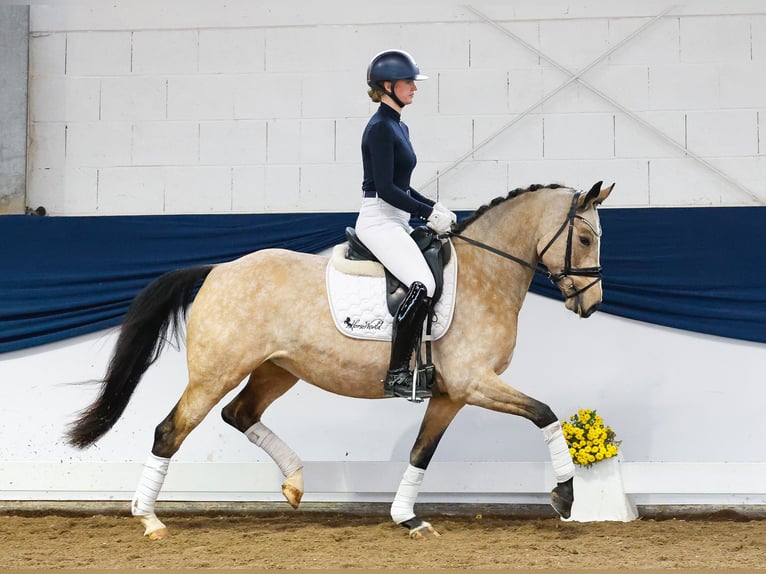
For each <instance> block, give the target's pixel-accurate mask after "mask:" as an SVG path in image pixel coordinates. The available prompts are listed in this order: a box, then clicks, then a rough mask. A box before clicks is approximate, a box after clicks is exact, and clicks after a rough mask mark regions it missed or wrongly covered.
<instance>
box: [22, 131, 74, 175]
mask: <svg viewBox="0 0 766 574" xmlns="http://www.w3.org/2000/svg"><path fill="white" fill-rule="evenodd" d="M27 137H28V142H27V146H28V147H27V150H28V151H27V153H29V154H34V156H35V157H36V158H37V161H36V162H35V168H36V169H38V170H39V169H47V168H51V167H63V166H64V162H65V159H66V158H65V154H66V124H65V123H63V122H50V123H46V122H37V123H34V124H32V125H30V126H29V131H28V133H27Z"/></svg>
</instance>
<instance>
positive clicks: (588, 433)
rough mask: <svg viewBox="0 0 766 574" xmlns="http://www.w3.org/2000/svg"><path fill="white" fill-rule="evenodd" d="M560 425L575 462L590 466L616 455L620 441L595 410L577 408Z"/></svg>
mask: <svg viewBox="0 0 766 574" xmlns="http://www.w3.org/2000/svg"><path fill="white" fill-rule="evenodd" d="M561 426H562V429H563V432H564V438H565V439H566V441H567V445H568V446H569V454H570V455H571V456H572V460H573V461H574V463H575V464H579V465H582V466H591V465H592V464H594V463H595V462H597V461H600V460H603V459H605V458H612V457H614V456H616V455H617V452H618V447H619V444H620V441H618V440H616V435H615V433H614V430H612V428H611V427H608V426H606V425H605V424H604V419H603V418H602V417H601V415H599V414H597V413H596V411H595V410H592V409H579V410H578V411H577V412H576V413H575V414H573V415H572V416H570V417H569V421H562V423H561Z"/></svg>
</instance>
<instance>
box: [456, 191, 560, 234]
mask: <svg viewBox="0 0 766 574" xmlns="http://www.w3.org/2000/svg"><path fill="white" fill-rule="evenodd" d="M562 187H566V186H564V185H560V184H558V183H551V184H548V185H540V184H539V183H535V184H533V185H530V186H529V187H526V188H521V187H517V188H516V189H514V190H512V191H509V192H508V195H506V196H505V197H502V196H501V197H496V198H495V199H493V200H492V201H490V202H489V203H488V204H485V205H482V206H481V207H479V208H478V209H477V210H476V211H474V212H473V213H472V214H471V215H469V216H468V217H466V218H465V219H464V220H463V221H461V222H460V223H457V224H455V225H454V226H453V227H452V231H453V232H454V233H461V232H462V231H464V230H465V228H466V227H468V226H469V225H470V224H471V223H473V222H474V221H476V220H477V219H479V218H480V217H481V216H482V215H484V214H485V213H486V212H487V211H489V210H490V209H492V208H493V207H495V206H496V205H500V204H501V203H504V202H506V201H508V200H509V199H513V198H514V197H518V196H519V195H521V194H522V193H527V192H530V191H537V190H538V189H559V188H562Z"/></svg>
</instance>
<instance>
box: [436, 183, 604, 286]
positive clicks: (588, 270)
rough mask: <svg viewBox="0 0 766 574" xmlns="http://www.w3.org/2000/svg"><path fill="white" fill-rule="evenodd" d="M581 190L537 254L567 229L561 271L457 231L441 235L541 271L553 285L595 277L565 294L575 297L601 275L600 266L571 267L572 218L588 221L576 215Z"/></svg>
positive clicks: (540, 257)
mask: <svg viewBox="0 0 766 574" xmlns="http://www.w3.org/2000/svg"><path fill="white" fill-rule="evenodd" d="M582 193H583V192H581V191H576V192H575V193H574V195H573V196H572V204H571V205H570V207H569V213H568V214H567V217H566V219H565V220H564V222H563V223H562V224H561V227H559V229H558V231H556V233H555V234H554V236H553V237H552V238H551V240H550V241H549V242H548V244H547V245H546V246H545V247H544V248H543V249H542V251H540V253H539V254H538V258H539V260H540V261H542V259H543V255H545V254H546V253H547V251H548V249H550V247H551V246H552V245H553V244H554V243H555V242H556V240H557V239H558V238H559V236H560V235H561V234H562V233H564V230H565V229H568V233H567V249H566V255H565V257H564V269H563V270H562V271H561V273H556V274H554V273H551V271H550V270H549V269H548V267H546V266H545V265H544V264H543V263H537V265H532V264H531V263H529V262H528V261H524V260H523V259H520V258H519V257H516V256H515V255H511V254H510V253H506V252H505V251H502V250H500V249H497V248H496V247H492V246H491V245H487V244H486V243H482V242H481V241H477V240H476V239H472V238H471V237H466V236H465V235H461V234H460V233H457V232H453V231H450V232H447V233H446V234H444V235H443V237H456V238H458V239H462V240H463V241H465V242H466V243H470V244H471V245H474V246H475V247H479V248H480V249H484V250H485V251H489V252H490V253H494V254H495V255H499V256H500V257H504V258H505V259H509V260H511V261H513V262H514V263H518V264H519V265H521V266H522V267H526V268H528V269H531V270H532V271H534V272H536V273H542V274H543V275H545V276H546V277H547V278H548V279H550V281H551V282H552V283H553V284H554V285H558V284H559V283H560V282H561V281H562V280H563V279H564V278H566V277H567V276H570V275H573V276H580V277H595V279H594V280H593V281H591V282H590V283H588V284H587V285H586V286H585V287H583V288H582V289H576V290H575V291H574V292H573V293H570V294H568V295H566V298H567V299H570V298H572V297H577V296H578V295H580V294H581V293H584V292H585V291H587V290H588V289H590V288H591V287H593V285H595V284H596V283H598V282H599V281H601V275H602V268H601V266H598V267H579V268H574V267H572V235H573V233H574V220H575V219H581V220H583V221H585V222H586V223H588V221H587V220H586V219H585V218H584V217H582V216H580V215H577V200H578V199H579V198H580V196H581V195H582ZM588 226H589V227H591V229H592V226H591V225H590V223H588Z"/></svg>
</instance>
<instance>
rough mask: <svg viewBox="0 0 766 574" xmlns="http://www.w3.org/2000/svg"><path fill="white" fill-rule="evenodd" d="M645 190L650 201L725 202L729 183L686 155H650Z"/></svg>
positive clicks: (670, 203)
mask: <svg viewBox="0 0 766 574" xmlns="http://www.w3.org/2000/svg"><path fill="white" fill-rule="evenodd" d="M649 193H650V201H651V203H652V205H657V206H665V207H673V206H679V205H709V206H720V205H725V204H726V199H727V198H730V197H731V192H730V191H729V186H728V184H726V183H725V182H724V181H723V180H722V179H721V178H719V177H711V175H710V172H708V171H707V170H706V169H705V168H703V167H702V166H700V165H699V164H696V163H694V162H693V161H690V160H689V159H688V158H678V159H653V160H652V161H651V162H650V165H649Z"/></svg>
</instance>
